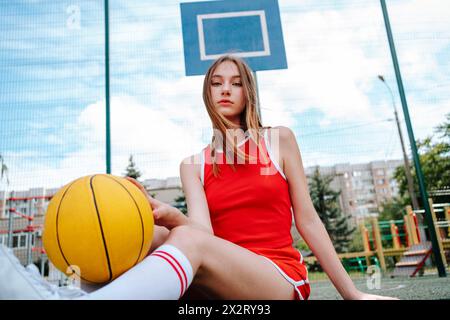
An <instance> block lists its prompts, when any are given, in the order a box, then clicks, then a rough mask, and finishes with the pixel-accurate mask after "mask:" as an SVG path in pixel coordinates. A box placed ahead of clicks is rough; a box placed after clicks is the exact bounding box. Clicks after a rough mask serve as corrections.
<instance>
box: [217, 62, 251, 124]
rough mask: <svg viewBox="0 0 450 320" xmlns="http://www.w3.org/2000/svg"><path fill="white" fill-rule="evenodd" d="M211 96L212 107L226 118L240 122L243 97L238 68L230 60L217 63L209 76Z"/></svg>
mask: <svg viewBox="0 0 450 320" xmlns="http://www.w3.org/2000/svg"><path fill="white" fill-rule="evenodd" d="M210 88H211V97H212V100H213V102H214V107H215V108H216V110H217V111H218V112H220V113H221V114H222V115H223V116H224V117H226V118H227V119H228V120H230V121H232V122H233V123H235V124H238V125H239V124H240V115H241V113H242V112H243V111H244V107H245V97H244V88H243V87H242V81H241V76H240V74H239V70H238V68H237V66H236V64H234V62H231V61H224V62H222V63H221V64H219V65H218V66H217V68H216V70H215V71H214V72H213V75H212V77H211V83H210Z"/></svg>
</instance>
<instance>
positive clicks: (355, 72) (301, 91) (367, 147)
mask: <svg viewBox="0 0 450 320" xmlns="http://www.w3.org/2000/svg"><path fill="white" fill-rule="evenodd" d="M183 2H184V1H183ZM386 2H387V7H388V11H389V17H390V21H391V27H392V31H393V36H394V42H395V45H396V50H397V55H398V60H399V63H400V70H401V75H402V79H403V85H404V88H405V92H406V100H407V103H408V109H409V114H410V117H411V123H412V126H413V130H414V135H415V138H416V139H423V138H425V137H426V136H429V135H432V134H433V132H434V128H435V127H436V126H437V125H438V124H440V123H442V122H443V121H444V118H445V114H447V113H449V112H450V103H449V93H448V92H449V89H450V64H449V62H448V61H450V59H449V58H450V19H449V17H450V2H449V1H443V0H391V1H389V0H388V1H386ZM109 3H110V13H109V20H110V95H111V139H112V145H111V151H112V174H116V175H123V173H124V172H125V168H126V166H127V164H128V158H129V156H130V155H131V154H132V155H133V157H134V160H135V162H136V165H137V167H138V169H139V170H140V171H141V172H142V174H143V176H142V179H152V178H159V179H163V178H166V177H171V176H178V175H179V164H180V162H181V160H182V159H183V158H185V157H187V156H189V155H191V154H195V153H198V152H199V151H200V150H201V149H202V148H203V147H204V146H206V144H207V143H208V142H209V141H210V138H211V133H212V130H211V122H210V120H209V117H208V115H207V113H206V110H205V107H204V105H203V100H202V82H203V77H202V76H189V77H187V76H185V65H184V51H183V39H182V29H181V16H180V1H172V0H164V1H162V0H161V1H157V0H153V1H149V2H142V1H137V0H128V1H118V0H110V1H109ZM278 3H279V7H280V18H281V23H282V31H283V40H284V44H285V49H286V57H287V64H288V68H287V69H281V70H270V71H258V72H257V80H258V91H259V95H260V103H261V110H262V119H263V124H264V125H269V126H280V125H282V126H287V127H289V128H290V129H292V130H293V132H294V133H295V135H296V138H297V142H298V145H299V148H300V151H301V154H302V159H303V165H304V166H305V167H310V166H315V165H321V166H331V165H334V164H337V163H365V162H370V161H378V160H381V161H382V160H390V159H401V157H402V154H401V148H400V143H399V137H398V133H397V128H396V125H395V122H394V121H393V118H394V117H393V101H392V98H391V96H390V93H389V91H388V89H387V88H386V87H385V86H384V84H383V83H382V82H381V81H380V80H379V79H378V77H377V76H378V75H380V74H381V75H383V76H384V77H385V79H386V83H387V84H388V85H389V86H390V88H391V89H392V92H393V94H394V103H395V105H396V108H397V109H398V112H399V116H400V120H401V125H402V130H403V134H404V138H405V140H406V141H408V137H407V131H406V127H405V121H404V114H403V112H402V106H401V101H400V99H399V95H398V89H397V82H396V78H395V73H394V68H393V64H392V60H391V56H390V51H389V46H388V42H387V37H386V30H385V26H384V22H383V16H382V11H381V7H380V2H379V1H378V0H350V1H332V0H314V1H312V0H279V1H278ZM102 5H103V1H93V0H90V1H87V0H84V1H65V0H62V1H57V2H54V1H43V0H12V1H1V2H0V40H1V41H0V108H1V113H0V154H1V155H2V156H3V158H4V160H5V163H6V165H7V166H8V168H9V173H8V178H9V181H10V183H9V185H6V182H5V180H2V181H1V182H0V190H4V189H5V188H6V189H8V190H26V189H29V188H36V187H47V188H53V187H60V186H62V185H64V184H66V183H68V182H70V181H71V180H73V179H75V178H78V177H80V176H84V175H88V174H95V173H105V172H106V160H105V149H106V146H105V63H104V16H103V13H104V9H103V6H102ZM408 149H409V148H408Z"/></svg>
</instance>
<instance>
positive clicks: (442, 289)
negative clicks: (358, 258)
mask: <svg viewBox="0 0 450 320" xmlns="http://www.w3.org/2000/svg"><path fill="white" fill-rule="evenodd" d="M353 281H354V283H355V285H356V287H357V288H358V289H359V290H361V291H364V292H367V293H371V294H377V295H383V296H390V297H396V298H399V299H401V300H442V299H446V300H450V275H449V273H447V277H445V278H439V277H438V276H437V275H426V276H422V277H414V278H406V277H398V278H381V281H380V285H379V289H376V288H374V289H369V287H372V288H373V287H374V285H373V283H371V282H370V281H369V282H368V280H367V279H364V278H362V279H356V280H353ZM310 300H342V298H341V296H340V295H339V293H338V292H337V290H336V289H335V288H334V286H333V284H332V283H331V281H330V280H321V281H313V282H312V283H311V295H310Z"/></svg>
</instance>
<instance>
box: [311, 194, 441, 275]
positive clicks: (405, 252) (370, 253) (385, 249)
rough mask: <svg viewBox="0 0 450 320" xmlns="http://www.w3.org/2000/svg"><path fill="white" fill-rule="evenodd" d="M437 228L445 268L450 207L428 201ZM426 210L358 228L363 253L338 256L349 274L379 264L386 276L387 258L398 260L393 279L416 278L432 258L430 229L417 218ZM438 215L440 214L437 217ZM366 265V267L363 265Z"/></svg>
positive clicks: (409, 211) (367, 222) (372, 221)
mask: <svg viewBox="0 0 450 320" xmlns="http://www.w3.org/2000/svg"><path fill="white" fill-rule="evenodd" d="M429 202H430V208H431V212H432V217H433V221H434V227H435V228H436V234H437V235H439V236H438V244H439V252H440V253H441V255H442V259H443V261H444V262H445V266H447V264H446V255H445V250H450V204H448V203H444V204H433V203H432V200H431V199H430V200H429ZM423 212H424V210H412V208H411V206H406V207H405V215H404V216H403V219H401V220H388V221H378V219H377V218H376V217H371V218H370V219H368V220H364V221H363V222H361V223H360V224H359V230H360V232H361V236H362V239H363V248H364V250H363V251H361V252H350V253H341V254H338V256H339V258H340V259H341V261H342V263H343V265H344V267H346V269H347V270H360V271H361V272H363V270H364V271H365V269H367V267H368V266H370V265H371V264H376V265H378V266H379V267H380V269H381V270H382V271H383V272H384V273H385V272H386V259H385V258H386V257H394V259H396V260H397V261H396V263H395V269H394V271H393V273H392V274H391V275H392V276H397V275H408V276H411V277H413V276H415V275H416V274H417V273H418V272H419V271H420V270H421V269H422V268H423V266H424V265H425V262H426V261H427V259H428V258H430V257H431V253H432V250H431V249H432V248H431V243H430V242H429V241H427V239H426V238H424V234H425V233H421V232H420V231H421V229H422V230H424V232H425V231H426V229H427V226H421V225H419V219H418V217H417V215H418V214H419V213H420V214H422V213H423ZM437 213H439V214H440V216H439V217H437ZM315 260H316V259H315V257H305V261H306V262H307V263H313V262H314V261H315ZM364 262H365V263H364Z"/></svg>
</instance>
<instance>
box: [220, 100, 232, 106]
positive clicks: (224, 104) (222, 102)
mask: <svg viewBox="0 0 450 320" xmlns="http://www.w3.org/2000/svg"><path fill="white" fill-rule="evenodd" d="M219 104H220V105H222V106H230V105H232V104H233V102H231V101H230V100H220V101H219Z"/></svg>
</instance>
